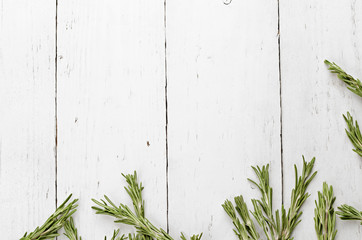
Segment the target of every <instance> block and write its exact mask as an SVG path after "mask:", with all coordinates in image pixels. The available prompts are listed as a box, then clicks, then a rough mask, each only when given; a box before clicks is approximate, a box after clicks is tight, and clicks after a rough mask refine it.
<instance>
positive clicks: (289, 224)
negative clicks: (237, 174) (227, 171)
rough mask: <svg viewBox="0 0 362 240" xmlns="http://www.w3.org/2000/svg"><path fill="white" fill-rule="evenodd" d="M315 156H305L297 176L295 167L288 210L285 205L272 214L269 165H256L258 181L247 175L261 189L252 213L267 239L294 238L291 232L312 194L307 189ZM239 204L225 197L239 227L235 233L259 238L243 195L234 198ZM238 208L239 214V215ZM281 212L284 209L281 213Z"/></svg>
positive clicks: (231, 215) (248, 237) (227, 208)
mask: <svg viewBox="0 0 362 240" xmlns="http://www.w3.org/2000/svg"><path fill="white" fill-rule="evenodd" d="M314 162H315V158H313V159H312V160H311V161H310V162H306V161H305V159H304V157H303V170H302V174H301V175H300V176H298V170H297V167H296V166H294V170H295V187H294V189H293V190H292V194H291V204H290V208H289V209H288V211H286V209H285V208H284V206H283V205H282V208H281V211H279V210H277V211H275V215H274V214H273V206H272V199H273V189H272V188H271V187H270V185H269V165H266V166H263V167H261V168H260V167H258V166H257V167H253V170H254V172H255V174H256V175H257V177H258V182H259V183H256V182H255V181H253V180H250V179H248V180H249V181H251V182H252V183H254V184H255V185H256V186H257V187H258V188H259V190H260V192H261V195H262V196H261V199H260V200H257V199H253V200H252V203H253V207H254V211H251V213H252V215H253V216H254V218H255V219H256V221H257V222H258V224H259V225H260V226H261V228H262V229H263V231H264V234H265V236H266V237H267V239H268V240H288V239H292V238H291V235H292V232H293V230H294V229H295V227H296V226H297V225H298V224H299V222H300V221H301V220H300V217H301V215H302V212H301V211H300V208H301V207H302V205H303V203H304V202H305V201H306V200H307V198H308V197H309V194H308V193H307V192H306V191H307V187H308V186H309V184H310V182H311V181H312V180H313V178H314V177H315V175H316V174H317V172H313V166H314ZM235 204H236V208H234V206H233V205H232V203H231V202H230V201H229V200H226V201H225V203H224V204H223V205H222V206H223V208H224V210H225V211H226V213H227V214H228V215H229V217H230V218H231V220H232V221H233V223H234V226H235V228H236V229H234V232H235V234H236V235H237V237H238V238H239V239H240V240H249V239H253V240H257V239H260V236H259V234H258V233H257V231H256V230H255V226H254V223H253V220H252V219H251V218H250V215H249V211H248V208H247V206H246V203H245V202H244V200H243V197H242V196H238V197H236V198H235ZM235 209H236V211H237V212H238V214H239V216H240V217H241V220H240V218H239V217H238V216H237V215H236V211H235ZM280 212H281V213H280Z"/></svg>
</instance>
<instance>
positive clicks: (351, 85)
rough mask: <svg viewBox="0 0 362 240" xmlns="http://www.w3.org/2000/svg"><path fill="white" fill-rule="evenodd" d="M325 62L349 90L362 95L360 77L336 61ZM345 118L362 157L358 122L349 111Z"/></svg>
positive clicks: (349, 133)
mask: <svg viewBox="0 0 362 240" xmlns="http://www.w3.org/2000/svg"><path fill="white" fill-rule="evenodd" d="M324 62H325V63H326V64H327V65H328V66H329V68H328V69H329V70H330V71H331V72H332V73H336V74H337V76H338V78H339V79H341V80H342V81H343V82H345V83H346V84H347V88H348V89H349V90H351V91H352V92H354V93H355V94H357V95H358V96H360V97H362V83H361V81H360V80H359V79H355V78H353V77H352V76H351V75H349V74H347V73H346V72H345V71H343V70H342V69H341V68H340V67H339V66H338V65H337V64H335V63H331V62H329V61H328V60H325V61H324ZM343 118H344V120H345V121H346V123H347V127H348V128H347V129H346V133H347V136H348V138H349V139H350V140H351V142H352V144H353V146H354V147H355V149H353V151H355V152H356V153H357V154H358V155H360V156H361V157H362V135H361V132H360V129H359V126H358V123H357V121H355V122H353V118H352V116H351V114H350V113H349V112H347V116H345V115H343Z"/></svg>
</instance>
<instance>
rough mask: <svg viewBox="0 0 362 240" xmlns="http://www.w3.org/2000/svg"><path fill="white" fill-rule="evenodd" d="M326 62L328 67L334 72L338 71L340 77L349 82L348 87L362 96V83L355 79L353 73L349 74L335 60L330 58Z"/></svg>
mask: <svg viewBox="0 0 362 240" xmlns="http://www.w3.org/2000/svg"><path fill="white" fill-rule="evenodd" d="M324 63H325V64H327V65H328V67H329V68H328V69H329V70H330V71H331V72H332V73H336V74H337V76H338V78H339V79H341V80H342V81H343V82H344V83H346V84H347V88H348V89H349V90H351V91H352V92H354V93H355V94H357V95H358V96H360V97H362V83H361V81H360V80H359V79H355V78H354V77H352V76H351V75H349V74H347V73H346V72H345V71H344V70H343V69H342V68H340V67H339V66H338V65H337V64H335V63H334V62H333V63H331V62H330V61H328V60H324Z"/></svg>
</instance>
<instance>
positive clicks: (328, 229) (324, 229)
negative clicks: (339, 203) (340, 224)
mask: <svg viewBox="0 0 362 240" xmlns="http://www.w3.org/2000/svg"><path fill="white" fill-rule="evenodd" d="M335 200H336V197H334V195H333V187H332V186H330V187H329V186H328V184H327V183H325V182H324V183H323V192H318V201H315V205H316V208H315V210H314V223H315V230H316V233H317V236H318V240H333V239H335V237H336V234H337V230H336V213H335V211H334V208H333V203H334V202H335Z"/></svg>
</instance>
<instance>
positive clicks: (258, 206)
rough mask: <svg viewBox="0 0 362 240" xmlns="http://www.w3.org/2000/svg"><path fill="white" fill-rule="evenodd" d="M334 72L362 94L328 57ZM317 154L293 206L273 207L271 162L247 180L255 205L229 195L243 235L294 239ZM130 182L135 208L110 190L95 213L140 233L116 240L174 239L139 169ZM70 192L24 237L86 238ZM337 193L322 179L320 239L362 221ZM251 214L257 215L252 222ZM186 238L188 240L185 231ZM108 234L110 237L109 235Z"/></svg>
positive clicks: (359, 147) (359, 144)
mask: <svg viewBox="0 0 362 240" xmlns="http://www.w3.org/2000/svg"><path fill="white" fill-rule="evenodd" d="M325 63H326V64H327V65H328V66H329V70H330V71H331V72H332V73H336V74H337V76H338V78H339V79H341V80H342V81H343V82H345V83H346V84H347V87H348V89H349V90H351V91H352V92H353V93H355V94H357V95H358V96H360V97H362V83H361V81H360V80H359V79H355V78H353V77H352V76H351V75H349V74H347V73H346V72H345V71H343V70H342V69H341V68H340V67H339V66H338V65H337V64H335V63H331V62H329V61H327V60H326V61H325ZM343 117H344V119H345V121H346V123H347V129H346V133H347V136H348V137H349V139H350V140H351V142H352V144H353V146H354V149H353V151H355V152H356V153H357V154H358V155H360V156H362V135H361V132H360V129H359V126H358V123H357V121H354V120H353V117H352V116H351V114H350V113H349V112H347V114H346V115H343ZM314 162H315V158H313V159H312V160H311V161H310V162H306V161H305V159H304V157H303V169H302V172H301V173H300V175H299V174H298V169H297V167H296V166H294V171H295V186H294V188H293V189H292V192H291V198H290V207H289V208H288V209H286V208H285V207H284V205H282V206H281V209H280V210H276V211H274V209H273V203H272V199H273V189H272V187H271V186H270V184H269V165H266V166H262V167H259V166H256V167H252V168H253V170H254V172H255V174H256V176H257V179H258V180H257V181H254V180H251V179H248V180H249V181H250V182H252V183H253V184H255V185H256V186H257V187H258V189H259V190H260V193H261V198H260V199H252V200H251V202H252V206H253V210H249V209H248V206H247V204H246V203H245V201H244V198H243V196H242V195H240V196H237V197H235V198H234V202H235V206H234V205H233V203H232V202H231V201H230V200H226V201H225V202H224V204H222V207H223V208H224V210H225V211H226V213H227V214H228V216H229V217H230V218H231V220H232V222H233V224H234V227H235V229H234V232H235V234H236V236H237V237H238V239H239V240H259V239H261V237H260V233H259V232H258V231H257V228H256V225H259V227H260V228H261V229H262V230H263V232H264V235H265V237H266V238H267V239H268V240H292V239H293V237H292V233H293V230H294V229H295V228H296V227H297V225H298V224H299V223H300V221H301V216H302V211H301V207H302V206H303V204H304V202H305V201H306V200H307V199H308V197H309V196H310V195H309V193H308V192H307V188H308V186H309V184H310V183H311V181H312V180H313V179H314V177H315V176H316V174H317V172H316V171H313V167H314ZM122 175H123V177H124V178H125V179H126V182H127V184H128V186H127V187H125V190H126V192H127V194H128V195H129V197H130V198H131V200H132V203H133V211H132V210H131V208H130V207H129V206H127V205H125V204H122V203H120V204H119V205H118V206H117V205H115V204H114V203H113V202H112V201H111V200H110V199H109V198H108V197H107V196H106V195H105V196H104V200H103V199H101V200H95V199H92V201H93V202H94V203H95V206H93V207H92V209H93V210H95V213H96V214H103V215H109V216H111V217H113V218H114V219H115V220H114V221H115V222H116V223H122V224H126V225H131V226H133V227H134V228H135V230H136V233H135V234H134V233H133V234H131V233H129V234H128V235H124V234H123V235H120V230H119V229H118V230H115V231H114V232H113V236H112V237H111V240H125V239H129V240H173V238H172V237H171V236H170V235H169V234H168V233H167V232H166V231H165V230H163V229H162V228H159V227H156V226H155V225H153V224H152V223H151V222H150V221H149V220H148V219H147V218H146V217H145V202H144V200H143V198H142V190H143V189H144V187H143V186H142V183H139V182H138V179H137V173H136V172H134V174H128V175H124V174H122ZM71 197H72V195H70V196H69V197H68V198H67V199H66V200H65V201H64V202H63V203H62V204H61V205H60V206H59V207H58V208H57V209H56V211H55V212H54V213H53V214H52V215H51V216H50V217H49V218H48V219H47V220H46V221H45V223H44V224H43V225H42V226H40V227H37V228H36V229H35V230H34V231H33V232H31V233H29V234H28V233H25V234H24V236H23V237H22V238H20V240H45V239H54V238H55V237H57V236H59V233H58V230H60V229H61V228H64V232H65V233H64V235H65V236H66V237H67V238H68V239H69V240H82V238H81V237H80V236H79V235H78V230H77V228H76V227H75V225H74V221H73V219H72V217H71V216H72V215H73V213H74V212H75V211H76V208H77V201H78V200H77V199H75V200H72V201H70V199H71ZM335 200H336V197H335V196H334V193H333V187H332V186H329V185H328V184H327V183H323V189H322V191H321V192H318V199H317V200H316V201H315V205H316V207H315V210H314V222H315V231H316V234H317V238H318V240H333V239H335V237H336V234H337V230H336V215H339V216H340V218H341V219H342V220H357V221H360V223H361V224H362V212H361V211H359V210H357V209H356V208H354V207H352V206H349V205H346V204H344V205H342V206H340V207H338V209H339V211H335V209H334V207H333V204H334V202H335ZM252 217H253V218H254V219H255V220H256V223H255V222H254V221H253V219H252ZM201 237H202V234H199V235H193V236H192V237H191V238H190V239H191V240H200V239H201ZM180 238H181V240H186V237H185V236H184V234H183V233H181V236H180ZM104 239H105V240H106V239H107V238H106V237H105V238H104Z"/></svg>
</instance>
